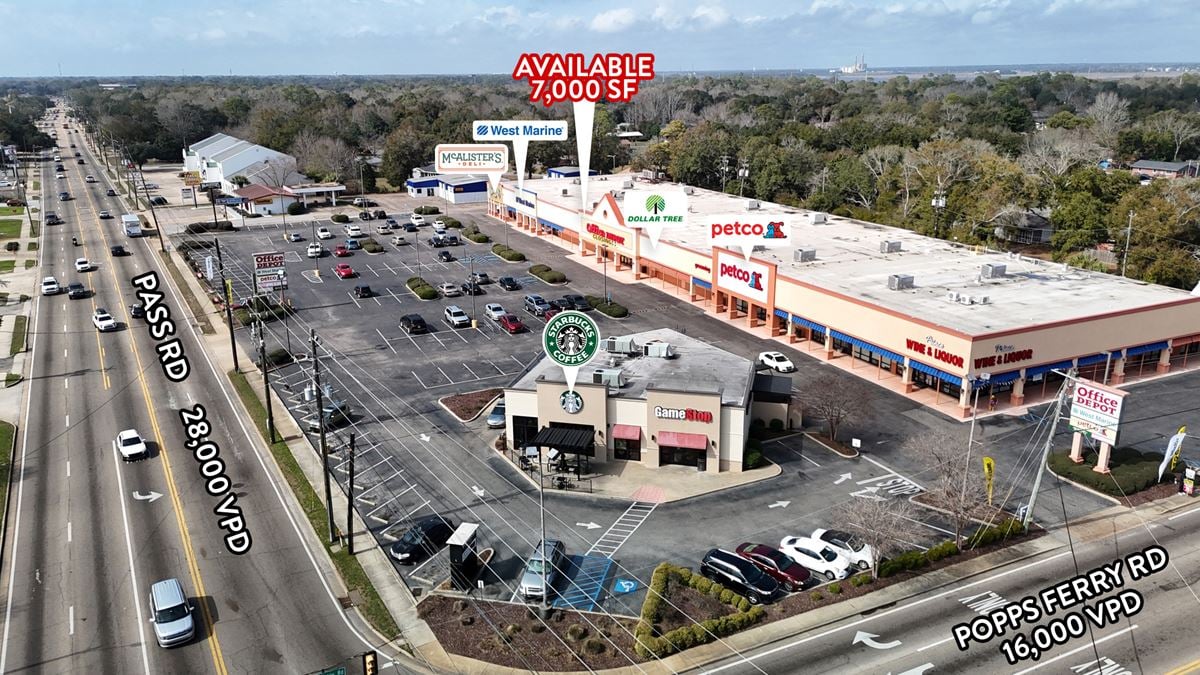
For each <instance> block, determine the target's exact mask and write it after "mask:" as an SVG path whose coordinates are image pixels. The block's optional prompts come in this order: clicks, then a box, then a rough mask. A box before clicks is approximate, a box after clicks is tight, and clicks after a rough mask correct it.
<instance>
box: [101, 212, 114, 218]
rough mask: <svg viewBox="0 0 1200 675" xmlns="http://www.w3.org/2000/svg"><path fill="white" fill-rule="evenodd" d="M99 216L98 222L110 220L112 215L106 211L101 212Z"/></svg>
mask: <svg viewBox="0 0 1200 675" xmlns="http://www.w3.org/2000/svg"><path fill="white" fill-rule="evenodd" d="M99 216H100V220H108V219H109V218H112V213H109V212H108V211H101V212H100V213H99Z"/></svg>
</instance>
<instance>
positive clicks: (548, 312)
mask: <svg viewBox="0 0 1200 675" xmlns="http://www.w3.org/2000/svg"><path fill="white" fill-rule="evenodd" d="M561 311H562V310H561V309H559V308H558V307H555V306H554V305H550V306H549V307H547V308H546V309H545V310H543V311H542V314H541V317H542V318H543V319H545V320H547V321H549V320H550V317H552V316H554V315H555V314H558V313H559V312H561Z"/></svg>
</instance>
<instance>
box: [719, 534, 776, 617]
mask: <svg viewBox="0 0 1200 675" xmlns="http://www.w3.org/2000/svg"><path fill="white" fill-rule="evenodd" d="M700 573H701V574H703V575H704V576H705V577H706V578H708V579H711V580H713V581H715V582H717V583H719V584H721V585H722V586H724V587H725V588H728V589H730V590H732V591H733V592H734V593H738V594H739V595H743V596H745V597H746V599H747V600H749V601H750V604H752V605H757V604H759V603H760V602H771V601H772V600H774V599H775V598H776V596H778V595H779V582H778V581H775V580H774V579H772V578H771V577H770V576H769V575H768V574H767V573H765V572H763V571H762V570H760V569H758V567H756V566H755V565H754V563H752V562H750V561H749V560H746V559H745V558H743V557H741V556H739V555H737V554H736V553H730V552H729V551H725V550H722V549H719V548H714V549H712V550H710V551H709V552H708V553H706V554H704V559H703V560H702V561H700Z"/></svg>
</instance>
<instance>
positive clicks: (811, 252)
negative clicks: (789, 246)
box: [792, 248, 817, 262]
mask: <svg viewBox="0 0 1200 675" xmlns="http://www.w3.org/2000/svg"><path fill="white" fill-rule="evenodd" d="M792 260H793V261H795V262H815V261H816V260H817V249H815V248H798V249H796V250H795V252H793V253H792Z"/></svg>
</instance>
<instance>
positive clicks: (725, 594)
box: [720, 588, 733, 605]
mask: <svg viewBox="0 0 1200 675" xmlns="http://www.w3.org/2000/svg"><path fill="white" fill-rule="evenodd" d="M720 600H721V602H723V603H725V604H726V605H728V604H730V603H731V602H733V591H731V590H729V589H728V588H726V589H724V590H722V591H721V595H720Z"/></svg>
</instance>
